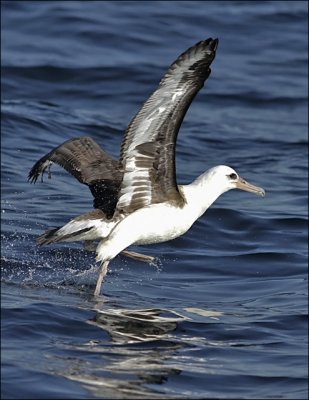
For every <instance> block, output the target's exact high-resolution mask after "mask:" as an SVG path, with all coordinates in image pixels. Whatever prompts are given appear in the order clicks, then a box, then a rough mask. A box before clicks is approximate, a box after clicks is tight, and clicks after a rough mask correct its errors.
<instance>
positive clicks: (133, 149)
mask: <svg viewBox="0 0 309 400" xmlns="http://www.w3.org/2000/svg"><path fill="white" fill-rule="evenodd" d="M217 45H218V40H217V39H215V40H213V39H211V38H210V39H207V40H204V41H201V42H199V43H197V44H196V45H195V46H193V47H191V48H189V49H188V50H187V51H185V52H184V53H183V54H181V55H180V56H179V57H178V58H177V60H176V61H175V62H174V63H173V64H172V65H171V66H170V67H169V69H168V70H167V72H166V73H165V75H164V76H163V78H162V79H161V81H160V84H159V86H158V88H157V89H156V90H155V91H154V93H153V94H152V95H151V96H150V97H149V99H148V100H147V101H146V102H145V103H144V104H143V106H142V108H141V109H140V111H139V112H138V113H137V114H136V115H135V117H134V118H133V119H132V121H131V122H130V124H129V126H128V128H127V130H126V132H125V135H124V139H123V142H122V146H121V153H120V160H119V162H120V168H121V169H122V170H123V171H124V175H123V180H122V184H121V188H120V193H119V200H118V203H117V210H118V211H120V212H132V211H134V210H136V209H138V208H140V207H145V206H147V205H149V204H153V203H159V202H163V201H166V200H174V201H175V202H176V203H178V204H179V205H181V204H183V198H182V196H181V194H180V192H179V191H178V187H177V182H176V171H175V146H176V139H177V134H178V131H179V128H180V125H181V123H182V121H183V118H184V116H185V114H186V112H187V109H188V108H189V106H190V104H191V102H192V100H193V99H194V97H195V96H196V94H197V93H198V91H199V90H200V89H201V88H202V87H203V85H204V82H205V80H206V79H207V78H208V76H209V74H210V71H211V70H210V68H209V66H210V64H211V63H212V61H213V59H214V57H215V53H216V49H217Z"/></svg>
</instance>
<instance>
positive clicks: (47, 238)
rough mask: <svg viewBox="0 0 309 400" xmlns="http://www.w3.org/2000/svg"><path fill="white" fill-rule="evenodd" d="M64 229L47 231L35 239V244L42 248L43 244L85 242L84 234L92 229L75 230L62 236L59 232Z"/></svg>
mask: <svg viewBox="0 0 309 400" xmlns="http://www.w3.org/2000/svg"><path fill="white" fill-rule="evenodd" d="M62 228H64V227H60V226H59V227H58V228H52V229H48V230H47V231H46V232H44V233H43V235H41V236H39V237H38V238H37V244H38V245H39V246H43V245H45V244H51V243H57V242H75V241H79V240H86V239H85V236H86V233H87V232H89V231H90V230H91V229H92V227H89V228H84V229H80V230H77V231H76V232H72V233H68V234H63V233H61V230H62Z"/></svg>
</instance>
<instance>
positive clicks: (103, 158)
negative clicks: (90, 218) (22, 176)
mask: <svg viewBox="0 0 309 400" xmlns="http://www.w3.org/2000/svg"><path fill="white" fill-rule="evenodd" d="M53 163H56V164H58V165H60V166H61V167H63V168H64V169H65V170H66V171H68V172H69V173H70V174H71V175H73V176H74V177H75V178H76V179H77V180H78V181H79V182H81V183H83V184H85V185H87V186H88V187H89V189H90V190H91V193H92V195H93V197H94V203H93V205H94V208H98V209H101V210H102V211H103V212H104V213H105V214H106V216H107V217H108V218H110V217H111V216H112V215H113V213H114V210H115V207H116V203H117V200H118V192H119V188H120V184H121V180H122V173H121V172H120V170H119V168H118V162H117V161H116V160H114V159H113V158H112V157H110V156H109V155H108V154H107V153H106V152H105V151H104V150H103V149H102V148H101V147H100V146H99V145H98V144H97V143H96V142H95V141H94V140H93V139H92V138H91V137H88V136H83V137H79V138H74V139H70V140H67V141H66V142H64V143H63V144H61V145H60V146H58V147H56V148H55V149H53V150H52V151H50V152H49V153H48V154H46V155H45V156H44V157H42V158H41V159H40V160H38V161H37V162H36V163H35V164H34V166H33V167H32V169H31V170H30V172H29V175H28V180H29V181H30V182H32V183H35V182H36V181H37V179H38V178H39V177H40V176H41V178H42V180H43V175H44V172H45V171H46V170H47V171H48V176H49V177H51V173H50V167H51V166H52V164H53Z"/></svg>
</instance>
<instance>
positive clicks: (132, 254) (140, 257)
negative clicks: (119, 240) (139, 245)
mask: <svg viewBox="0 0 309 400" xmlns="http://www.w3.org/2000/svg"><path fill="white" fill-rule="evenodd" d="M121 254H122V255H124V256H126V257H129V258H133V260H138V261H143V262H147V263H151V262H153V260H154V259H155V258H154V257H152V256H146V255H145V254H141V253H136V252H135V251H129V250H123V251H122V252H121Z"/></svg>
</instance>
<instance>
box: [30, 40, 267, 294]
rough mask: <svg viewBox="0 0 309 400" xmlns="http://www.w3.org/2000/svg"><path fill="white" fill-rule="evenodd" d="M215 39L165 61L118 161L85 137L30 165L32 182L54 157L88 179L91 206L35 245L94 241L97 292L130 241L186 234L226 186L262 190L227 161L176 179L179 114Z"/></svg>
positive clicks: (199, 81) (205, 72)
mask: <svg viewBox="0 0 309 400" xmlns="http://www.w3.org/2000/svg"><path fill="white" fill-rule="evenodd" d="M217 46H218V39H214V40H213V39H211V38H209V39H207V40H203V41H201V42H199V43H197V44H196V45H195V46H193V47H191V48H189V49H188V50H187V51H185V52H184V53H183V54H181V55H180V56H179V57H178V58H177V60H176V61H175V62H174V63H173V64H172V65H171V66H170V67H169V69H168V70H167V72H166V73H165V75H164V76H163V78H162V79H161V81H160V83H159V86H158V87H157V89H156V90H155V91H154V92H153V94H152V95H151V96H150V97H149V99H148V100H147V101H146V102H145V103H144V104H143V105H142V107H141V109H140V110H139V112H138V113H137V114H136V115H135V116H134V118H133V119H132V121H131V122H130V124H129V126H128V128H127V129H126V131H125V134H124V138H123V142H122V145H121V150H120V158H119V161H116V160H114V159H113V158H111V157H110V156H109V155H108V154H107V153H106V152H104V151H103V150H102V149H101V147H100V146H99V145H98V144H97V143H96V142H95V141H94V140H93V139H91V138H90V137H80V138H75V139H71V140H68V141H66V142H64V143H63V144H62V145H60V146H59V147H57V148H55V149H54V150H52V151H51V152H50V153H48V154H47V155H45V156H44V157H42V158H41V159H40V160H39V161H38V162H37V163H36V164H35V165H34V166H33V168H32V169H31V171H30V172H29V180H30V181H31V182H34V183H35V182H36V181H37V179H38V177H39V176H40V175H41V176H42V179H43V174H44V171H46V170H47V171H48V176H49V177H50V167H51V165H52V163H53V162H55V163H57V164H59V165H61V166H62V167H64V168H65V169H66V170H67V171H68V172H69V173H71V174H72V175H73V176H74V177H75V178H76V179H78V181H79V182H81V183H83V184H86V185H88V187H89V189H90V190H91V193H92V195H93V197H94V202H93V206H94V210H92V211H90V212H88V213H86V214H83V215H81V216H78V217H76V218H74V219H72V220H71V221H70V222H68V223H67V224H66V225H64V226H63V227H58V228H53V229H49V230H48V231H46V232H45V233H44V234H43V235H41V236H40V237H39V238H38V240H37V242H38V244H39V245H44V244H50V243H56V242H73V241H85V242H86V243H90V242H93V241H99V243H98V245H97V248H96V253H97V257H96V260H97V261H98V262H100V263H101V267H100V272H99V276H98V279H97V283H96V288H95V291H94V295H95V296H97V295H99V294H100V291H101V284H102V281H103V279H104V277H105V275H106V273H107V268H108V264H109V262H110V261H111V260H112V259H113V258H114V257H116V256H117V254H119V253H121V252H123V254H125V255H127V256H131V257H136V258H137V259H141V260H144V261H150V260H152V257H150V256H144V255H142V254H139V253H134V252H131V251H128V250H126V249H127V248H128V247H129V246H130V245H133V244H137V245H140V244H141V245H143V244H151V243H160V242H165V241H168V240H171V239H175V238H177V237H178V236H181V235H183V234H184V233H185V232H187V231H188V229H190V227H191V226H192V224H193V223H194V222H195V221H196V220H197V219H198V218H199V217H200V216H201V215H203V214H204V212H205V211H206V210H207V209H208V208H209V207H210V206H211V204H212V203H213V202H214V201H215V200H216V199H217V198H218V197H219V196H220V195H221V194H222V193H224V192H227V191H228V190H230V189H242V190H245V191H248V192H252V193H255V194H257V195H260V196H264V195H265V192H264V190H263V189H262V188H260V187H257V186H254V185H252V184H250V183H248V182H246V181H245V180H244V179H242V178H241V177H240V176H239V175H238V173H237V172H236V171H235V170H234V169H232V168H230V167H227V166H224V165H219V166H216V167H213V168H211V169H209V170H208V171H206V172H204V173H203V174H202V175H200V176H199V177H198V178H197V179H195V180H194V181H193V182H192V183H191V184H189V185H178V184H177V182H176V170H175V146H176V139H177V134H178V131H179V128H180V125H181V123H182V120H183V118H184V116H185V114H186V111H187V109H188V108H189V106H190V104H191V102H192V100H193V99H194V97H195V96H196V94H197V92H198V91H199V90H200V89H201V88H202V87H203V85H204V82H205V80H206V79H207V78H208V77H209V75H210V71H211V70H210V64H211V63H212V61H213V59H214V58H215V54H216V50H217Z"/></svg>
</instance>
